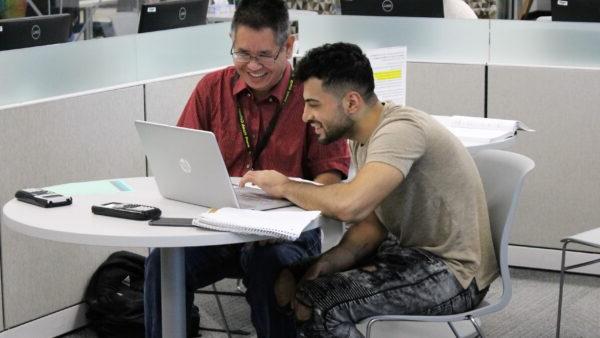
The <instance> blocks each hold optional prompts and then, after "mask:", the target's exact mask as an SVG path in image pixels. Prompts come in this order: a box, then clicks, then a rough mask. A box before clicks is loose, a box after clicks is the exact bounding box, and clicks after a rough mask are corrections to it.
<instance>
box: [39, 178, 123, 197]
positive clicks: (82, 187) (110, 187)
mask: <svg viewBox="0 0 600 338" xmlns="http://www.w3.org/2000/svg"><path fill="white" fill-rule="evenodd" d="M44 189H46V190H49V191H53V192H55V193H58V194H61V195H65V196H74V195H94V194H112V193H116V192H122V191H133V189H132V188H131V187H130V186H129V185H128V184H127V183H125V182H124V181H122V180H103V181H90V182H76V183H66V184H60V185H53V186H50V187H45V188H44Z"/></svg>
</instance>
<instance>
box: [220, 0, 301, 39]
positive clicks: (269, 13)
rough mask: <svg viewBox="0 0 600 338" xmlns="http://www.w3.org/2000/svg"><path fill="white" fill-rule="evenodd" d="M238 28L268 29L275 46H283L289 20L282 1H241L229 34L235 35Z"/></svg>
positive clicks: (286, 36)
mask: <svg viewBox="0 0 600 338" xmlns="http://www.w3.org/2000/svg"><path fill="white" fill-rule="evenodd" d="M239 26H248V27H250V28H252V29H255V30H260V29H263V28H270V29H271V30H273V32H275V39H276V42H277V45H279V46H283V44H284V43H285V41H286V40H287V38H288V35H289V30H290V18H289V14H288V10H287V7H286V5H285V3H284V2H283V1H282V0H242V1H241V2H240V3H239V5H238V7H237V9H236V10H235V14H234V15H233V21H232V22H231V32H232V33H234V34H235V32H236V29H237V28H238V27H239Z"/></svg>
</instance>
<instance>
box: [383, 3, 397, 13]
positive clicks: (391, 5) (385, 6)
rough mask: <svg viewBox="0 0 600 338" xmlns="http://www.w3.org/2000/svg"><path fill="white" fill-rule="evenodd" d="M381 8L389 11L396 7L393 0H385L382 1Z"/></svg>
mask: <svg viewBox="0 0 600 338" xmlns="http://www.w3.org/2000/svg"><path fill="white" fill-rule="evenodd" d="M381 9H383V11H384V12H386V13H389V12H391V11H392V10H393V9H394V3H393V2H392V0H383V2H382V3H381Z"/></svg>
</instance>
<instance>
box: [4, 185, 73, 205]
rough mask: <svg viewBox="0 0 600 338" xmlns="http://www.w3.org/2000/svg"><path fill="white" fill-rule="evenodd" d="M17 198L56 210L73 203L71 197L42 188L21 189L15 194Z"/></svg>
mask: <svg viewBox="0 0 600 338" xmlns="http://www.w3.org/2000/svg"><path fill="white" fill-rule="evenodd" d="M15 198H16V199H18V200H19V201H22V202H26V203H29V204H33V205H37V206H38V207H42V208H54V207H60V206H63V205H69V204H71V203H73V199H72V198H71V196H63V195H61V194H57V193H55V192H53V191H50V190H45V189H41V188H28V189H21V190H19V191H17V192H16V193H15Z"/></svg>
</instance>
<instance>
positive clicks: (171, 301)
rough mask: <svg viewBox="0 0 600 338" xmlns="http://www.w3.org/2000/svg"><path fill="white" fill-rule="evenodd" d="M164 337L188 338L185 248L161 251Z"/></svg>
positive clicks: (162, 249) (163, 249)
mask: <svg viewBox="0 0 600 338" xmlns="http://www.w3.org/2000/svg"><path fill="white" fill-rule="evenodd" d="M160 271H161V274H160V282H161V290H160V292H161V299H162V300H161V302H162V336H163V337H173V338H185V337H186V327H187V325H186V322H185V321H186V318H185V253H184V248H161V249H160Z"/></svg>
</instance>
